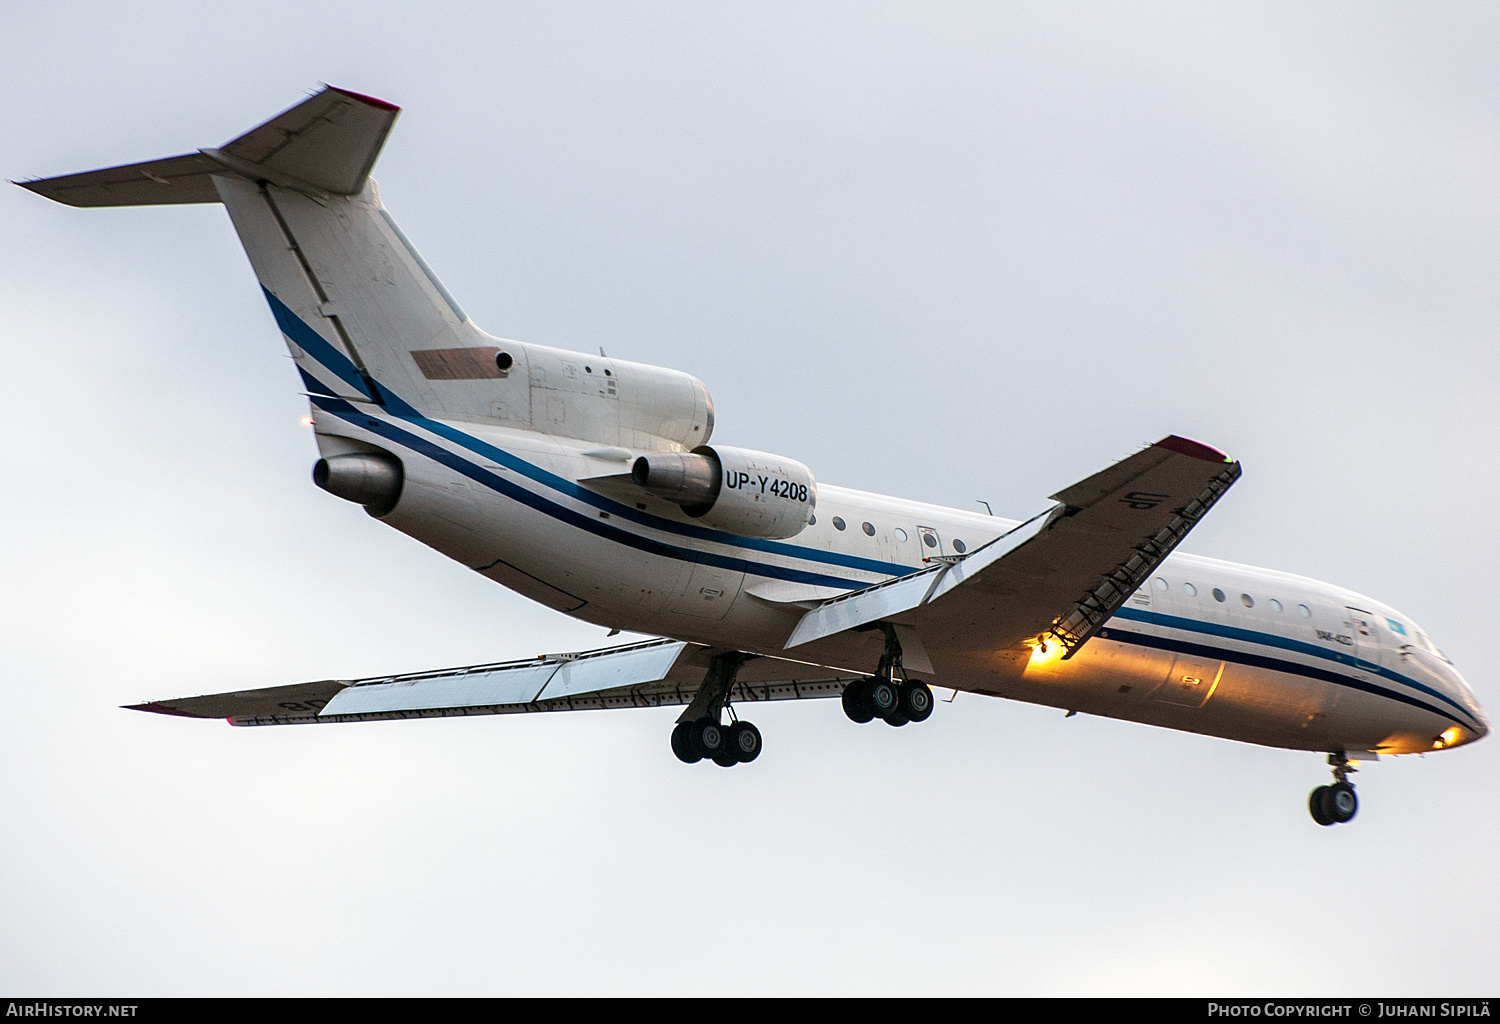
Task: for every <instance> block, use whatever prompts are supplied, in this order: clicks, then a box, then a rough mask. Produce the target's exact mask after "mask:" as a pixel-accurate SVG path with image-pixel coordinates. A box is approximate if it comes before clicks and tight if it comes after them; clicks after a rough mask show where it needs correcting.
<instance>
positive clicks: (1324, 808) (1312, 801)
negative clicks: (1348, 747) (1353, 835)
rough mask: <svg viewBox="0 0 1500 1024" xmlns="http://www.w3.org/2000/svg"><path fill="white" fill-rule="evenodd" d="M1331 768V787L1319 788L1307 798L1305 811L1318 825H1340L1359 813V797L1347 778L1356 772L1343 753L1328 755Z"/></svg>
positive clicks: (1351, 819)
mask: <svg viewBox="0 0 1500 1024" xmlns="http://www.w3.org/2000/svg"><path fill="white" fill-rule="evenodd" d="M1328 763H1329V764H1330V765H1332V766H1333V780H1334V781H1333V785H1331V786H1319V787H1318V788H1317V789H1315V790H1313V791H1312V793H1311V794H1310V795H1309V796H1308V798H1307V810H1308V813H1309V814H1311V815H1312V819H1313V821H1316V822H1317V823H1318V824H1319V825H1342V824H1344V823H1346V822H1349V821H1353V820H1354V816H1355V815H1356V814H1358V813H1359V797H1357V796H1356V795H1355V794H1354V784H1353V783H1352V782H1350V781H1349V776H1350V775H1352V774H1354V773H1355V772H1357V771H1358V770H1359V769H1358V768H1355V767H1354V766H1353V765H1351V764H1350V763H1349V759H1348V758H1347V757H1345V756H1344V755H1343V753H1342V752H1341V753H1337V754H1329V755H1328Z"/></svg>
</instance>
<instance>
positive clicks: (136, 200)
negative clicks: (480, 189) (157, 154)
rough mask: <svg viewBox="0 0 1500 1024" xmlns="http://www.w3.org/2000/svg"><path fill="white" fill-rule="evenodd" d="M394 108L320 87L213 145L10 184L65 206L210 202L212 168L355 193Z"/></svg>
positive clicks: (213, 199)
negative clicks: (295, 103)
mask: <svg viewBox="0 0 1500 1024" xmlns="http://www.w3.org/2000/svg"><path fill="white" fill-rule="evenodd" d="M400 110H401V108H400V107H397V106H395V105H393V104H390V103H387V102H385V101H384V100H377V99H374V98H373V97H370V96H362V95H360V94H359V93H355V92H349V91H348V90H346V89H335V88H333V87H332V86H326V87H324V88H323V90H322V91H321V92H318V93H317V94H315V95H313V96H311V97H309V98H308V99H306V100H303V101H302V102H301V103H299V104H297V105H296V106H295V107H292V108H291V109H289V110H286V111H283V112H282V113H280V114H277V115H276V116H275V117H273V118H271V120H269V121H267V122H266V123H265V124H262V125H260V126H259V127H257V128H252V129H251V130H250V131H248V132H246V133H245V134H243V135H241V136H239V137H238V138H236V139H233V140H231V141H229V142H226V143H225V144H224V145H223V146H221V147H220V148H218V149H205V150H200V151H199V152H197V153H188V154H186V155H183V156H174V157H167V158H166V159H163V160H147V161H146V162H144V163H138V164H124V165H122V166H119V167H106V168H104V169H102V170H97V171H84V172H82V173H79V174H65V175H62V176H60V177H56V178H40V179H37V180H35V181H18V182H16V184H18V185H20V186H21V187H22V188H27V189H30V190H31V191H33V192H35V193H36V194H37V195H40V196H46V197H47V198H48V199H54V200H56V201H57V202H59V203H64V204H66V205H68V206H169V205H175V204H181V203H217V202H219V201H220V199H219V193H218V192H217V190H215V188H214V184H213V181H212V176H213V175H215V174H221V175H232V176H237V177H242V178H247V179H249V180H251V181H270V182H272V183H274V184H278V185H283V186H286V187H289V188H303V189H306V188H308V187H311V189H312V190H314V191H322V192H330V193H335V194H338V195H355V194H356V193H358V192H359V191H360V190H361V189H362V188H364V185H365V180H366V179H367V178H368V177H369V176H370V168H372V167H373V166H375V160H376V158H377V157H379V156H380V150H381V147H382V146H384V145H385V138H386V136H387V135H388V134H389V133H390V130H391V126H392V125H393V124H394V123H395V121H396V115H397V114H398V113H400Z"/></svg>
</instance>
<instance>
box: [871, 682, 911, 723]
mask: <svg viewBox="0 0 1500 1024" xmlns="http://www.w3.org/2000/svg"><path fill="white" fill-rule="evenodd" d="M864 691H865V707H867V708H869V709H870V711H871V712H872V713H873V714H874V715H875V717H876V718H884V719H885V720H886V721H890V716H891V715H893V714H895V713H896V712H897V711H899V710H900V709H901V691H899V690H897V689H896V684H895V683H892V682H891V681H890V680H889V679H881V678H879V677H878V676H877V677H876V678H874V679H866V680H865V685H864ZM901 724H902V725H905V724H906V723H905V722H902V723H901Z"/></svg>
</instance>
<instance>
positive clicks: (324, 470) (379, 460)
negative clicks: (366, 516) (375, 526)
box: [313, 453, 405, 516]
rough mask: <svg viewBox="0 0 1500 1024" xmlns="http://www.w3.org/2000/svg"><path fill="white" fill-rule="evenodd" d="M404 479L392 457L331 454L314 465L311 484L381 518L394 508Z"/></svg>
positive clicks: (396, 460)
mask: <svg viewBox="0 0 1500 1024" xmlns="http://www.w3.org/2000/svg"><path fill="white" fill-rule="evenodd" d="M404 478H405V474H404V473H403V472H402V470H401V461H400V460H399V459H397V458H396V457H395V456H394V455H386V454H375V453H359V454H354V455H334V456H332V457H330V458H326V459H319V460H318V461H317V462H316V463H315V464H314V465H313V483H315V484H317V485H318V486H319V487H321V488H323V490H325V491H327V492H328V493H329V494H332V495H334V496H335V497H339V498H343V499H344V500H345V501H352V502H354V503H356V504H359V505H363V506H364V507H365V511H366V512H369V513H370V515H372V516H383V515H385V514H386V513H387V512H389V511H390V510H391V509H393V508H395V507H396V502H398V501H400V500H401V485H402V482H403V480H404Z"/></svg>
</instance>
